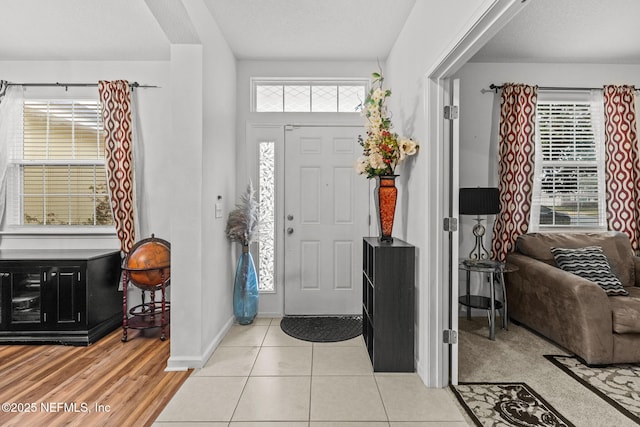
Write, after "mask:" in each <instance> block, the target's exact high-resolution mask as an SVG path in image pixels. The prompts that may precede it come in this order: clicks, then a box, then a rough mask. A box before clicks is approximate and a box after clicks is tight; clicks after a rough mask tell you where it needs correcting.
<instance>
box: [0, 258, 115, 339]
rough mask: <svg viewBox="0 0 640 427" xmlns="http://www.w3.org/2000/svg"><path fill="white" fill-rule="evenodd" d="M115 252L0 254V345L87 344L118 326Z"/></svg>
mask: <svg viewBox="0 0 640 427" xmlns="http://www.w3.org/2000/svg"><path fill="white" fill-rule="evenodd" d="M120 269H121V266H120V253H119V252H117V251H116V252H112V251H97V250H66V251H65V250H3V251H0V343H60V344H72V345H88V344H90V343H93V342H95V341H97V340H98V339H99V338H101V337H103V336H104V335H106V334H107V333H109V332H111V331H112V330H114V329H115V328H117V327H118V326H120V325H121V323H122V292H121V291H118V286H119V279H120Z"/></svg>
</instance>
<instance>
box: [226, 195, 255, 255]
mask: <svg viewBox="0 0 640 427" xmlns="http://www.w3.org/2000/svg"><path fill="white" fill-rule="evenodd" d="M255 196H256V192H255V190H254V189H253V184H251V183H249V185H248V186H247V191H246V192H245V193H244V194H242V195H241V196H240V202H239V203H238V204H236V208H235V209H234V210H232V211H231V212H230V213H229V219H228V220H227V230H226V233H227V237H228V238H229V239H230V240H233V241H239V242H240V243H241V244H242V245H243V246H249V245H250V244H251V243H252V242H253V241H254V239H255V237H256V234H257V231H258V201H257V200H256V197H255Z"/></svg>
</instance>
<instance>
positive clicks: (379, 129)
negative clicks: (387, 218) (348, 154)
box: [355, 73, 419, 178]
mask: <svg viewBox="0 0 640 427" xmlns="http://www.w3.org/2000/svg"><path fill="white" fill-rule="evenodd" d="M371 76H372V77H373V79H372V81H371V89H370V90H369V93H368V94H367V97H366V98H365V100H364V102H363V103H362V111H361V113H362V115H363V116H364V117H366V118H367V124H366V129H367V138H366V139H364V138H363V137H362V135H359V136H358V143H359V144H360V145H361V146H362V148H363V155H362V156H361V157H360V158H359V159H358V161H357V162H356V166H355V168H356V171H357V172H358V173H359V174H360V175H366V176H367V178H375V177H376V176H382V175H393V174H394V172H395V169H396V166H398V164H400V163H401V162H402V161H404V160H405V159H406V158H407V156H413V155H414V154H416V153H417V152H418V148H419V145H418V144H417V143H416V142H415V141H414V140H413V139H411V138H406V137H400V136H398V134H397V133H395V132H393V131H392V130H391V128H392V124H391V118H390V117H389V116H388V115H387V106H386V105H385V101H386V99H387V98H388V97H389V96H391V90H389V89H384V88H383V86H382V84H383V82H384V77H383V76H382V74H381V73H373V74H372V75H371Z"/></svg>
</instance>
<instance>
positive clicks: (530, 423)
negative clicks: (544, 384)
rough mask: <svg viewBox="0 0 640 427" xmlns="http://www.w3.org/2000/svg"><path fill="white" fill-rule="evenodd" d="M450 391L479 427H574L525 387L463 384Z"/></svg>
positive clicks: (508, 384) (524, 385)
mask: <svg viewBox="0 0 640 427" xmlns="http://www.w3.org/2000/svg"><path fill="white" fill-rule="evenodd" d="M451 388H452V390H453V392H454V394H455V395H456V397H457V398H458V400H459V401H460V403H461V404H462V406H463V407H464V408H465V410H466V411H467V413H468V414H469V416H470V417H471V419H472V420H473V421H474V422H475V423H476V425H477V426H480V427H488V426H495V427H503V426H504V427H506V426H516V427H538V426H544V427H547V426H549V427H550V426H554V427H575V426H574V425H573V424H572V423H571V422H569V421H568V420H567V419H566V418H564V417H563V416H562V415H561V414H560V413H559V412H558V411H556V410H555V409H554V408H553V406H551V405H550V404H549V403H547V402H546V401H545V400H544V399H543V398H542V397H540V396H539V395H538V394H537V393H536V392H535V391H533V389H532V388H531V387H529V386H528V385H526V384H525V383H462V384H458V385H456V386H451Z"/></svg>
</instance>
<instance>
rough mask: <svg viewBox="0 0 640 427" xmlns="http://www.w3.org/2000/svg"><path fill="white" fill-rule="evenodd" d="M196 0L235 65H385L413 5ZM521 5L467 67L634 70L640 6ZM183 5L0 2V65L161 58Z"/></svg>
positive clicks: (593, 2) (579, 0)
mask: <svg viewBox="0 0 640 427" xmlns="http://www.w3.org/2000/svg"><path fill="white" fill-rule="evenodd" d="M419 1H425V0H419ZM203 2H204V3H205V4H206V6H207V8H208V9H209V11H210V12H211V14H212V16H213V17H214V19H215V20H216V22H218V24H219V26H220V29H221V31H222V33H223V34H224V36H225V38H226V39H227V41H228V43H229V45H230V47H231V49H232V51H233V52H234V53H235V55H236V57H237V58H240V59H265V60H267V59H268V60H282V59H291V60H376V59H381V60H384V59H385V58H386V57H387V55H388V53H389V51H390V49H391V47H392V46H393V43H394V42H395V40H396V38H397V36H398V33H399V32H400V30H401V29H402V26H403V25H404V22H405V21H406V18H407V16H408V15H409V13H410V12H411V9H412V7H413V5H414V4H415V2H416V0H349V1H344V0H322V1H320V0H203ZM527 3H528V4H527V6H526V7H525V8H524V10H523V11H522V12H521V13H520V14H518V15H517V16H516V17H515V18H514V19H513V20H512V21H511V22H509V23H508V24H507V25H506V26H505V28H503V29H502V30H501V31H500V32H499V33H498V34H497V35H496V36H495V37H494V38H493V39H492V40H490V41H489V43H488V44H487V45H486V46H484V47H483V48H482V49H481V50H480V51H479V52H478V53H477V54H476V55H475V56H474V57H473V58H472V61H474V62H558V63H563V62H569V63H627V64H640V42H638V40H640V25H637V22H636V21H637V17H638V16H640V1H637V0H607V1H603V0H528V2H527ZM177 5H178V6H180V7H177ZM181 7H182V4H181V3H180V2H179V1H178V0H108V1H107V0H2V7H1V8H0V10H1V13H2V16H3V17H4V19H3V22H2V25H0V60H167V59H169V43H170V41H169V40H171V41H172V42H178V43H179V42H197V35H195V33H194V30H193V29H192V27H189V25H188V23H187V24H186V25H185V21H188V17H187V14H186V12H185V10H184V8H183V7H182V9H181ZM381 22H384V25H380V23H381ZM180 25H182V28H180ZM194 40H195V41H194Z"/></svg>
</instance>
